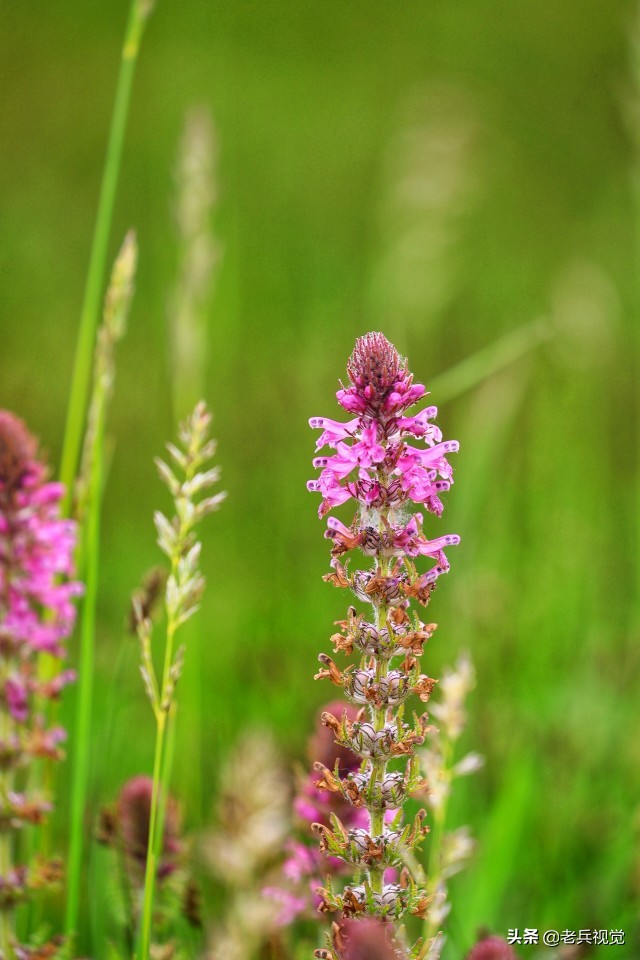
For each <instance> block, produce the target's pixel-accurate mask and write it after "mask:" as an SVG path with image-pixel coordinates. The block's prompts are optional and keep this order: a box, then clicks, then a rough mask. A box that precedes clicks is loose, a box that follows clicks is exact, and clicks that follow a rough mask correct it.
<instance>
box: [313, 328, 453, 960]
mask: <svg viewBox="0 0 640 960" xmlns="http://www.w3.org/2000/svg"><path fill="white" fill-rule="evenodd" d="M347 371H348V375H349V384H348V385H347V386H346V387H342V389H340V390H339V391H338V393H337V398H338V402H339V403H340V404H341V405H342V406H343V407H344V408H345V409H346V410H347V411H349V412H350V413H352V414H354V418H353V419H352V420H350V421H348V422H347V423H339V422H337V421H334V420H328V419H326V418H323V417H314V418H313V419H312V420H310V424H311V426H312V427H314V428H319V429H321V430H322V431H323V432H322V434H321V436H320V438H319V440H318V444H317V449H318V450H321V449H322V448H323V447H330V448H331V449H332V450H333V451H335V452H334V453H333V454H332V455H330V456H324V455H323V456H319V457H317V458H316V459H315V460H314V466H316V467H318V468H319V469H320V470H321V473H320V477H319V479H318V480H312V481H309V483H308V488H309V490H311V491H314V492H319V493H321V494H322V497H323V499H322V503H321V505H320V510H319V514H320V517H324V516H325V515H326V514H327V513H328V512H329V511H330V510H332V509H333V508H334V507H337V506H339V505H341V504H343V503H346V502H347V501H348V500H355V501H356V507H357V510H356V514H355V517H354V518H353V520H352V522H351V524H350V525H348V526H347V525H346V524H344V523H342V522H341V521H339V520H337V519H335V518H333V517H330V518H329V519H328V521H327V530H326V532H325V536H326V537H327V538H328V539H329V540H331V541H332V550H331V553H332V561H331V566H332V571H331V573H329V574H328V575H327V576H326V577H325V579H326V580H327V581H329V582H331V583H333V584H334V585H335V586H337V587H340V588H344V589H349V590H350V591H351V592H352V593H353V594H354V595H355V597H356V598H357V600H358V601H360V602H361V603H364V604H367V605H368V608H369V610H370V611H371V612H370V613H368V614H365V613H359V612H358V610H357V609H356V608H355V607H353V606H351V607H349V610H348V613H347V617H346V619H345V620H344V621H340V622H339V623H338V626H339V627H340V632H339V633H336V634H335V635H334V637H333V638H332V640H333V646H334V652H336V653H341V654H347V655H351V654H356V655H357V656H358V657H359V659H358V662H357V663H355V664H351V665H349V666H347V667H346V668H345V669H341V668H340V667H339V666H338V665H337V664H336V663H335V661H334V660H333V659H332V658H331V657H330V656H328V655H327V654H321V656H320V658H319V659H320V662H321V664H322V667H321V669H320V670H319V672H318V673H317V675H316V678H317V679H328V680H330V681H331V683H333V684H335V685H336V686H338V687H341V689H342V692H343V695H344V697H345V699H346V700H347V701H348V702H349V703H350V704H351V705H353V706H352V708H351V709H353V708H355V716H354V714H353V712H352V713H347V711H346V709H344V708H343V709H342V710H341V711H340V710H337V711H332V712H330V711H326V712H325V713H324V714H323V717H322V721H323V723H324V724H325V726H326V727H327V728H328V729H329V730H330V731H331V732H332V733H333V736H334V738H335V741H336V743H337V744H338V745H339V746H340V747H341V748H344V749H345V750H347V751H349V752H350V753H351V754H352V755H353V756H354V757H355V762H356V766H355V768H354V769H352V770H350V771H348V772H347V773H346V774H343V773H342V772H341V770H340V769H339V767H338V765H336V767H335V768H334V769H330V768H329V767H328V766H326V765H324V764H322V763H321V762H318V763H316V771H317V779H316V786H317V787H318V788H319V789H320V790H324V791H327V792H329V793H330V794H334V795H336V796H339V797H341V798H342V799H343V800H344V801H346V802H347V803H348V804H350V805H351V806H352V807H354V808H356V809H363V810H365V811H367V814H368V825H367V827H366V828H365V829H359V830H354V829H348V828H347V827H346V826H345V825H344V824H343V823H342V822H341V820H340V818H339V817H337V816H334V817H333V818H332V819H331V824H330V825H327V824H316V825H315V827H314V829H315V830H316V833H317V834H318V835H319V837H320V845H321V849H322V850H323V851H325V852H326V853H327V854H329V855H331V856H332V857H337V858H340V859H342V860H343V861H345V862H346V863H348V864H350V865H352V868H353V870H354V872H355V873H356V876H357V880H358V882H357V883H355V884H353V885H348V886H346V887H345V888H344V890H342V891H335V890H334V889H333V884H332V883H331V882H329V883H328V884H327V887H326V888H325V889H324V890H323V891H322V903H321V907H320V908H321V909H323V910H326V911H329V912H333V911H336V912H339V913H340V914H341V915H342V917H343V918H355V919H358V918H360V919H362V918H365V917H376V918H378V919H384V918H388V919H393V920H399V919H401V918H402V917H404V916H406V915H407V914H413V915H416V916H418V917H424V916H425V915H426V911H427V908H428V897H427V896H426V894H425V892H424V891H423V890H422V889H421V888H420V885H419V884H418V883H417V882H416V880H415V879H414V878H413V876H412V875H411V873H410V872H409V870H408V869H407V866H406V863H407V862H408V860H409V859H411V858H410V854H411V851H414V850H416V849H417V847H418V846H419V844H420V843H421V841H422V839H423V836H424V834H425V833H426V829H427V828H426V827H425V826H424V824H423V814H422V813H421V814H419V815H418V817H416V819H415V820H414V822H413V824H411V825H407V824H403V821H402V809H401V808H402V806H403V804H404V803H405V801H406V800H407V799H408V798H409V797H411V796H414V795H417V794H420V793H424V791H425V789H426V786H427V785H426V781H425V780H424V779H423V778H422V776H421V773H420V769H419V764H418V761H417V758H416V755H415V748H416V747H418V746H420V745H422V744H423V743H424V740H425V736H426V734H427V725H428V717H427V715H426V714H425V713H423V714H422V715H417V714H414V715H413V719H412V721H409V720H408V718H407V717H406V715H405V704H406V701H408V699H409V698H410V697H412V696H413V697H418V698H419V700H420V701H421V702H422V703H423V704H424V703H426V702H427V701H428V700H429V697H430V695H431V692H432V690H433V687H434V685H435V683H436V681H435V680H433V679H432V678H430V677H429V676H427V675H426V674H425V673H423V672H422V671H421V668H420V663H419V661H420V657H421V655H422V653H423V649H424V644H425V642H426V641H427V640H428V639H429V637H430V636H431V635H432V633H433V631H434V630H435V625H434V624H424V623H422V622H421V621H420V620H419V618H418V616H417V614H416V613H415V612H411V610H410V604H411V601H412V600H415V601H417V602H418V603H419V604H421V605H423V606H426V604H427V603H428V602H429V599H430V597H431V593H432V591H433V589H434V587H435V585H436V582H437V579H438V577H439V576H440V575H441V574H443V573H446V572H447V571H448V569H449V563H448V561H447V558H446V556H445V553H444V551H445V548H447V547H449V546H453V545H456V544H457V543H458V542H459V537H458V536H456V535H453V534H447V535H445V536H439V537H436V538H434V539H429V538H427V537H426V536H425V534H424V532H423V528H422V525H423V520H424V511H426V512H428V513H431V514H434V515H435V516H437V517H439V516H440V515H441V513H442V510H443V504H442V500H441V499H440V497H441V494H442V492H443V491H446V490H448V489H449V487H450V486H451V484H452V483H453V476H452V469H451V466H450V465H449V463H448V461H447V459H446V457H447V454H449V453H452V452H455V451H457V449H458V443H457V442H456V441H443V439H442V434H441V433H440V430H439V429H438V427H437V426H436V425H435V424H434V423H433V422H432V421H433V419H434V417H435V416H436V414H437V410H436V408H435V407H428V408H427V409H426V410H423V411H421V412H420V413H418V414H416V415H414V416H409V415H407V410H408V408H409V407H411V406H412V405H413V404H414V403H415V402H416V401H417V400H419V399H420V398H421V397H422V396H423V395H424V393H425V388H424V387H423V386H422V385H421V384H414V383H413V377H412V375H411V374H410V373H409V371H408V368H407V364H406V361H404V360H403V359H402V358H401V357H400V356H399V354H398V352H397V351H396V349H395V347H393V346H392V344H390V343H389V342H388V341H387V340H386V338H385V337H384V336H383V335H382V334H380V333H370V334H367V335H366V336H364V337H362V338H360V339H359V340H358V341H357V343H356V346H355V349H354V351H353V354H352V356H351V358H350V360H349V363H348V366H347ZM412 504H418V505H420V507H421V508H422V509H421V511H420V512H413V513H412V506H411V505H412ZM355 549H359V550H360V553H361V554H363V555H364V556H365V557H367V558H371V561H372V562H371V564H370V566H368V567H367V568H366V569H350V568H349V562H348V560H344V561H343V560H342V558H343V556H344V555H345V554H347V553H350V552H351V551H353V550H355ZM422 557H426V558H428V559H430V560H431V561H432V563H431V564H430V565H429V567H428V569H427V570H426V571H421V570H420V569H419V566H421V558H422ZM390 866H393V867H397V868H399V870H400V872H399V875H398V877H397V882H395V881H394V882H389V880H388V878H387V877H385V870H386V869H387V868H388V867H390ZM331 951H333V952H332V953H331V952H329V953H327V951H320V953H319V954H318V956H320V955H322V956H334V957H337V956H338V952H337V951H336V950H335V949H334V947H331ZM416 955H417V953H416Z"/></svg>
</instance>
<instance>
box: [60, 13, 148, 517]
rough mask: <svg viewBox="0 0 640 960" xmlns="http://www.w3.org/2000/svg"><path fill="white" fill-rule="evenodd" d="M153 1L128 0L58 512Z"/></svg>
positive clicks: (78, 431)
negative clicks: (126, 135)
mask: <svg viewBox="0 0 640 960" xmlns="http://www.w3.org/2000/svg"><path fill="white" fill-rule="evenodd" d="M153 6H154V2H152V0H131V3H130V6H129V17H128V20H127V26H126V30H125V36H124V41H123V45H122V58H121V61H120V72H119V74H118V84H117V87H116V96H115V102H114V107H113V115H112V118H111V127H110V130H109V141H108V145H107V154H106V158H105V165H104V172H103V175H102V184H101V187H100V199H99V201H98V211H97V214H96V223H95V227H94V233H93V240H92V244H91V254H90V258H89V268H88V272H87V280H86V284H85V290H84V298H83V301H82V311H81V314H80V327H79V330H78V341H77V344H76V354H75V360H74V366H73V376H72V380H71V392H70V395H69V405H68V408H67V421H66V426H65V434H64V445H63V450H62V462H61V466H60V479H61V480H62V482H63V484H64V485H65V491H66V492H65V495H64V498H63V502H62V512H63V514H64V515H65V516H68V515H69V514H70V513H71V506H72V503H71V501H72V495H73V483H74V479H75V475H76V469H77V466H78V459H79V456H80V448H81V445H82V434H83V428H84V421H85V414H86V405H87V394H88V390H89V381H90V379H91V364H92V357H93V352H94V341H95V336H96V327H97V325H98V319H99V311H100V301H101V298H102V290H103V285H104V279H105V273H106V269H107V253H108V246H109V235H110V233H111V221H112V219H113V210H114V206H115V199H116V189H117V186H118V177H119V174H120V162H121V159H122V148H123V144H124V135H125V130H126V126H127V117H128V114H129V102H130V100H131V89H132V87H133V78H134V75H135V70H136V64H137V60H138V52H139V49H140V43H141V40H142V35H143V33H144V28H145V26H146V23H147V20H148V18H149V16H150V14H151V11H152V9H153Z"/></svg>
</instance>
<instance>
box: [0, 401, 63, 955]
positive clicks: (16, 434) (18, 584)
mask: <svg viewBox="0 0 640 960" xmlns="http://www.w3.org/2000/svg"><path fill="white" fill-rule="evenodd" d="M63 492H64V488H63V486H62V484H59V483H51V482H48V481H47V470H46V467H45V466H44V464H43V463H41V462H40V460H39V459H38V458H37V444H36V441H35V439H34V438H33V437H32V436H31V435H30V434H29V432H28V431H27V429H26V427H25V426H24V424H23V423H22V421H21V420H19V419H18V418H17V417H15V416H14V415H13V414H11V413H8V412H6V411H0V940H1V941H2V942H0V950H1V951H2V953H3V955H5V956H7V957H9V956H12V955H13V953H12V952H11V951H13V952H15V950H16V949H17V948H18V945H17V943H16V941H15V939H14V937H13V934H12V927H13V924H12V920H11V911H12V910H13V909H14V908H15V907H16V906H17V905H18V904H20V903H23V902H24V901H26V900H28V899H30V897H31V896H32V895H33V894H34V893H35V892H37V891H39V890H42V889H43V888H46V887H48V886H51V885H55V884H56V883H58V882H59V881H60V879H61V864H60V862H59V861H57V860H54V861H47V862H45V861H39V862H36V863H33V864H31V865H29V866H26V865H22V864H20V865H17V864H16V863H15V853H16V849H15V848H16V841H17V835H18V833H19V832H20V831H21V829H22V828H23V827H24V826H26V825H29V824H40V823H42V822H43V820H44V819H45V817H46V814H47V813H48V811H49V810H50V809H51V803H50V801H49V799H48V798H47V797H46V796H45V795H44V794H42V793H40V792H38V791H36V790H34V789H32V788H30V785H29V775H28V771H29V768H32V767H33V764H34V762H35V761H38V760H61V759H62V758H63V757H64V753H63V750H62V747H61V744H62V743H63V741H64V740H65V738H66V733H65V731H64V730H63V729H62V727H58V726H56V727H49V726H47V723H46V720H45V717H44V714H45V712H46V711H45V704H46V702H47V701H48V700H55V699H57V698H58V697H59V696H60V693H61V692H62V690H63V688H64V687H65V686H66V684H67V683H69V682H70V681H71V680H73V679H74V674H73V672H72V671H71V670H65V669H62V668H61V667H60V666H59V664H60V662H61V661H62V659H63V658H64V656H65V650H64V645H63V642H64V640H65V639H66V638H67V637H68V636H69V634H70V633H71V630H72V628H73V624H74V620H75V607H74V603H73V601H74V599H75V598H76V597H77V596H78V595H79V594H80V593H81V592H82V587H81V585H80V584H79V583H77V582H74V581H73V580H71V579H70V578H71V577H72V575H73V551H74V547H75V537H76V527H75V524H74V523H73V522H72V521H70V520H63V519H61V518H60V515H59V513H60V500H61V498H62V495H63ZM45 653H46V654H49V655H50V657H51V658H52V659H51V663H52V664H56V665H57V666H56V667H55V668H53V667H49V668H48V673H47V676H46V679H45V678H44V677H43V672H42V670H41V669H40V668H41V659H42V655H43V654H45Z"/></svg>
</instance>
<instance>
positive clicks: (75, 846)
mask: <svg viewBox="0 0 640 960" xmlns="http://www.w3.org/2000/svg"><path fill="white" fill-rule="evenodd" d="M103 432H104V421H103V419H102V418H101V419H100V423H99V425H98V427H97V429H96V447H95V450H94V456H93V464H92V470H91V482H90V507H89V512H88V517H87V532H86V541H85V543H86V548H85V554H84V556H85V560H86V593H85V598H84V604H83V606H82V624H81V630H80V663H79V680H78V699H77V703H76V717H75V724H74V729H75V731H76V733H75V744H76V747H75V758H74V764H73V771H72V787H71V841H70V845H69V864H68V871H69V887H68V894H67V912H66V923H65V931H66V935H67V937H69V938H70V937H73V936H74V935H75V933H76V930H77V924H78V911H79V906H80V885H81V877H82V859H83V851H84V841H85V829H84V828H85V814H86V802H87V789H88V783H89V768H90V746H91V705H92V700H93V661H94V641H95V624H96V603H97V597H98V580H99V570H100V516H101V500H102V446H103V445H102V436H103Z"/></svg>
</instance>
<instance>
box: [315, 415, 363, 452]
mask: <svg viewBox="0 0 640 960" xmlns="http://www.w3.org/2000/svg"><path fill="white" fill-rule="evenodd" d="M357 425H358V420H357V419H356V420H349V421H348V422H347V423H340V422H339V421H338V420H329V418H328V417H311V419H310V420H309V426H311V427H312V428H313V429H314V430H324V433H322V434H321V435H320V436H319V437H318V440H317V441H316V450H322V448H323V447H335V446H336V444H337V443H339V442H340V441H341V440H346V439H347V437H352V436H353V433H354V431H355V429H356V427H357Z"/></svg>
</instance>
